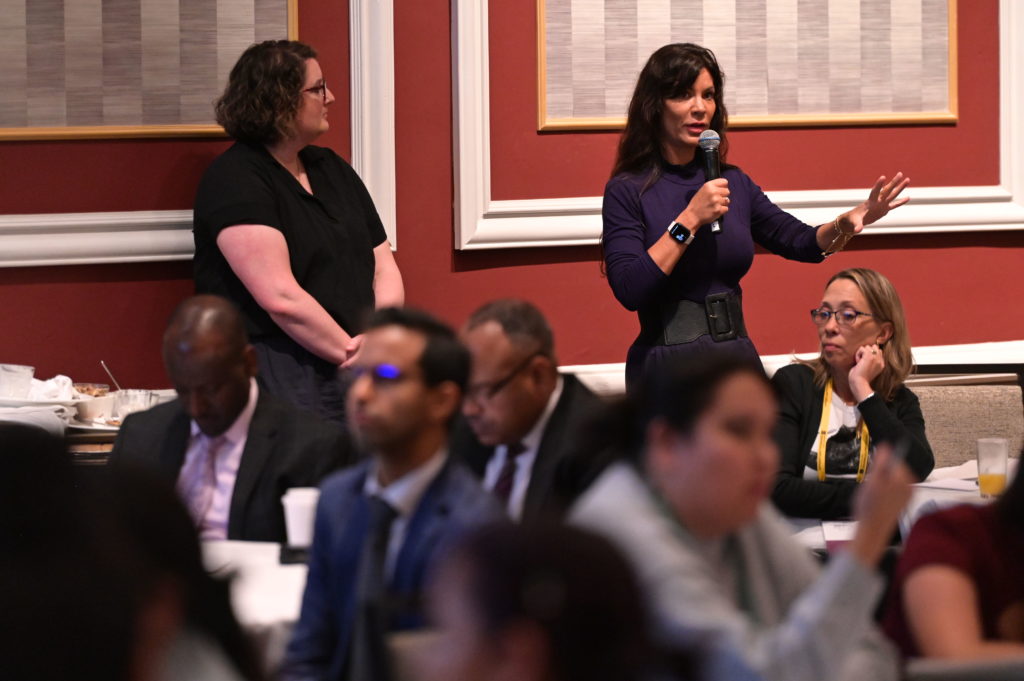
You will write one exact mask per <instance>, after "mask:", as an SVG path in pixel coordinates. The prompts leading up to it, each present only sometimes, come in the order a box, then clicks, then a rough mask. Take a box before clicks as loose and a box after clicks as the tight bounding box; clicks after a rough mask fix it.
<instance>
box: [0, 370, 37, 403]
mask: <svg viewBox="0 0 1024 681" xmlns="http://www.w3.org/2000/svg"><path fill="white" fill-rule="evenodd" d="M35 374H36V368H35V367H30V366H25V365H24V364H0V397H10V398H13V399H16V400H24V399H26V398H27V397H28V393H29V391H30V390H32V377H33V376H35Z"/></svg>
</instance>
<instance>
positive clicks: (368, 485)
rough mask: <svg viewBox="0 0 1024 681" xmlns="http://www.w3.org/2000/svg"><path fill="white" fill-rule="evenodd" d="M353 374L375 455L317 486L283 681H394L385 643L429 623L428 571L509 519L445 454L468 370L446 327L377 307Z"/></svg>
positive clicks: (358, 408)
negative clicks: (490, 525) (475, 533)
mask: <svg viewBox="0 0 1024 681" xmlns="http://www.w3.org/2000/svg"><path fill="white" fill-rule="evenodd" d="M352 373H353V381H352V385H351V388H350V390H349V396H348V406H347V412H346V413H347V418H348V420H349V424H350V428H351V430H352V432H353V434H354V435H355V436H356V438H357V440H358V442H359V443H360V445H362V447H363V449H364V450H365V451H366V453H368V454H369V455H370V458H369V460H368V461H366V462H364V463H363V464H360V465H359V466H356V467H354V468H352V469H350V470H348V471H343V472H341V473H339V474H336V475H334V476H331V477H330V478H328V479H327V480H325V481H324V484H323V486H322V491H321V495H320V503H319V506H318V508H317V514H316V525H315V530H314V535H313V545H312V547H311V549H310V562H309V575H308V577H307V581H306V590H305V594H304V595H303V600H302V613H301V615H300V617H299V622H298V624H297V625H296V627H295V633H294V636H293V638H292V641H291V643H290V644H289V646H288V650H287V653H286V655H285V661H284V664H283V667H282V672H281V677H282V678H283V679H286V680H287V681H300V680H301V681H311V680H313V679H316V680H318V681H323V680H330V681H345V680H349V679H351V680H352V681H356V680H358V681H388V680H389V679H390V678H391V676H390V669H389V664H388V656H387V652H386V648H385V636H386V634H387V633H388V632H390V631H393V630H397V629H410V628H416V627H419V626H422V625H423V617H422V614H421V612H420V607H419V600H420V595H421V591H422V588H423V584H424V578H425V577H426V575H427V572H428V569H429V567H430V566H431V564H432V563H433V562H434V560H435V559H436V557H437V556H438V555H439V554H441V553H443V552H444V551H445V550H446V548H447V547H448V546H450V545H451V543H452V542H453V541H454V540H455V539H456V538H457V537H459V536H461V535H462V534H463V533H464V532H465V531H466V530H467V529H468V528H470V527H472V526H476V525H479V524H483V523H486V522H489V521H493V520H498V519H500V518H501V516H502V514H501V510H500V508H499V507H498V506H497V504H495V502H494V500H493V499H492V498H491V497H490V496H489V495H488V494H487V493H486V492H484V490H483V489H482V488H481V487H480V485H479V483H478V482H477V481H476V479H475V478H474V477H473V475H472V474H471V473H470V472H469V471H468V470H467V469H465V468H463V466H462V465H461V464H460V463H458V462H457V461H454V460H453V459H452V458H450V457H449V456H448V430H449V426H450V423H451V421H452V418H453V417H454V416H455V414H456V413H457V412H458V409H459V404H460V401H461V399H462V390H463V387H464V386H465V383H466V379H467V377H468V374H469V354H468V353H467V351H466V349H465V348H464V347H463V346H462V345H461V343H459V342H458V340H457V339H456V338H455V335H454V333H453V332H452V330H451V329H449V328H448V327H447V326H445V325H444V324H442V323H440V322H438V321H436V320H435V319H433V318H432V317H430V316H428V315H426V314H424V313H422V312H418V311H415V310H410V309H398V308H386V309H383V310H378V311H377V313H376V314H375V316H374V317H373V318H372V319H371V321H370V324H369V327H368V330H367V331H366V334H365V336H364V340H363V346H362V349H361V350H360V352H359V354H358V355H357V358H356V360H355V362H354V364H353V367H352Z"/></svg>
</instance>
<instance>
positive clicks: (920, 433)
mask: <svg viewBox="0 0 1024 681" xmlns="http://www.w3.org/2000/svg"><path fill="white" fill-rule="evenodd" d="M772 385H774V386H775V390H776V394H777V395H778V397H779V422H778V424H777V425H776V427H775V442H776V443H777V444H778V445H779V456H780V459H781V461H780V466H779V473H778V476H777V477H776V479H775V489H774V491H773V492H772V501H774V502H775V505H776V506H777V507H778V508H779V510H780V511H782V512H783V513H785V514H786V515H790V516H798V517H805V518H822V519H832V518H844V517H847V516H849V515H850V513H851V507H850V506H851V500H852V499H853V493H854V491H856V489H857V483H856V481H854V480H825V481H818V480H804V477H803V476H804V468H805V467H806V461H807V455H808V454H809V453H810V451H811V445H812V444H813V443H814V438H815V437H817V433H818V425H819V424H820V422H821V401H822V399H823V398H824V396H825V391H824V389H823V388H819V387H818V386H816V385H815V384H814V371H813V370H812V369H811V368H810V367H808V366H806V365H803V364H790V365H788V366H784V367H782V368H781V369H779V370H778V371H776V372H775V375H774V376H772ZM858 409H859V410H860V413H861V416H862V417H863V418H864V421H865V422H866V423H867V424H868V433H869V434H870V436H871V440H872V443H875V442H880V441H887V442H896V441H899V440H904V439H905V440H906V441H907V443H908V444H909V449H908V450H907V459H906V461H907V465H908V466H909V467H910V470H911V471H913V473H914V475H915V476H916V477H917V479H918V480H924V479H925V478H926V477H928V474H929V473H931V472H932V468H933V467H934V466H935V456H934V455H933V454H932V448H931V447H930V446H929V445H928V438H927V437H925V432H924V416H923V415H922V414H921V405H920V403H919V402H918V400H917V395H915V394H914V393H913V392H911V390H910V388H908V387H906V386H900V387H899V388H898V389H897V390H896V394H895V395H893V398H892V401H890V402H886V401H885V400H883V399H882V398H881V397H879V396H878V395H872V396H871V397H869V398H868V399H866V400H864V401H863V402H861V404H860V406H859V407H858Z"/></svg>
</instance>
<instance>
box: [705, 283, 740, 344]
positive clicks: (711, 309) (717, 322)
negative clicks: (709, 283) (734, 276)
mask: <svg viewBox="0 0 1024 681" xmlns="http://www.w3.org/2000/svg"><path fill="white" fill-rule="evenodd" d="M730 295H731V294H730V293H729V292H725V293H713V294H711V295H710V296H708V297H707V298H705V299H704V313H705V314H706V315H707V318H708V331H709V332H710V333H711V339H712V340H713V341H715V342H716V343H720V342H722V341H727V340H734V339H735V338H736V337H737V333H736V320H734V319H733V318H732V312H731V308H730V306H729V297H730Z"/></svg>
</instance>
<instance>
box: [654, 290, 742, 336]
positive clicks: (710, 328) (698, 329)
mask: <svg viewBox="0 0 1024 681" xmlns="http://www.w3.org/2000/svg"><path fill="white" fill-rule="evenodd" d="M653 317H655V314H642V315H641V317H640V327H641V335H642V336H643V337H644V338H645V339H646V340H647V342H649V343H650V344H651V345H680V344H682V343H692V342H693V341H695V340H697V339H698V338H700V337H701V336H704V335H708V336H711V339H712V340H714V341H715V342H717V343H720V342H722V341H728V340H733V339H735V338H746V337H747V327H746V325H744V323H743V298H742V296H741V295H740V294H738V293H733V292H732V291H727V292H725V293H715V294H712V295H710V296H708V297H707V298H705V299H704V303H703V304H701V303H695V302H693V301H692V300H674V301H671V302H668V303H663V304H662V305H661V309H660V310H659V311H658V314H657V319H654V318H653Z"/></svg>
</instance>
